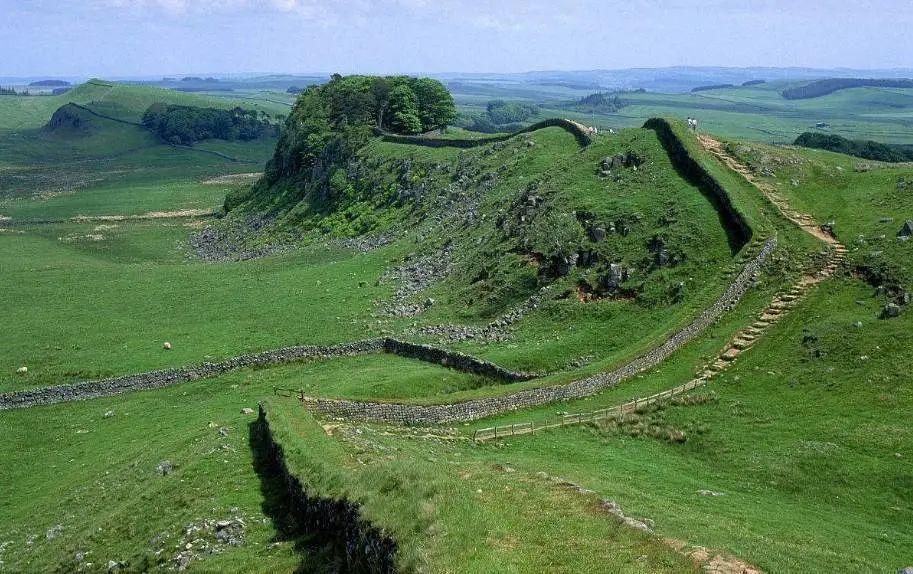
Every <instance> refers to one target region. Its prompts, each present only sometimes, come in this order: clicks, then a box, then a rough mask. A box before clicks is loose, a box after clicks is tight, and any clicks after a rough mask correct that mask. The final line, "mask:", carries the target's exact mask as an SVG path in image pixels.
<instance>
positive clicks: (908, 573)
mask: <svg viewBox="0 0 913 574" xmlns="http://www.w3.org/2000/svg"><path fill="white" fill-rule="evenodd" d="M897 574H913V566H907V567H906V568H901V569H900V570H898V571H897Z"/></svg>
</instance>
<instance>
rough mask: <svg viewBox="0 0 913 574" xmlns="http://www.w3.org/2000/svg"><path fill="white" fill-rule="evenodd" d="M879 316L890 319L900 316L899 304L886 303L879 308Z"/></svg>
mask: <svg viewBox="0 0 913 574" xmlns="http://www.w3.org/2000/svg"><path fill="white" fill-rule="evenodd" d="M881 316H882V317H884V318H885V319H891V318H894V317H898V316H900V305H898V304H897V303H888V304H887V305H885V306H884V308H883V309H882V310H881Z"/></svg>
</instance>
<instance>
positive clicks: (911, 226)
mask: <svg viewBox="0 0 913 574" xmlns="http://www.w3.org/2000/svg"><path fill="white" fill-rule="evenodd" d="M910 236H913V219H908V220H907V221H906V222H905V223H904V224H903V227H901V228H900V231H898V232H897V237H910Z"/></svg>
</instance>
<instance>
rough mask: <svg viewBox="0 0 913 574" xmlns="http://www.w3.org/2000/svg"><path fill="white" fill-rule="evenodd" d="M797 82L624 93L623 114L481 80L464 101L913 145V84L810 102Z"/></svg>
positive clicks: (752, 134) (757, 134)
mask: <svg viewBox="0 0 913 574" xmlns="http://www.w3.org/2000/svg"><path fill="white" fill-rule="evenodd" d="M794 84H795V83H794V82H770V83H764V84H756V85H751V86H740V87H734V88H720V89H713V90H706V91H700V92H694V93H682V94H662V93H657V92H646V93H639V92H622V93H619V97H620V98H621V99H623V100H624V101H626V102H627V103H628V104H629V105H627V106H626V107H624V108H622V109H621V110H619V111H618V112H615V113H596V114H595V115H594V114H592V113H579V112H573V111H568V110H566V109H564V108H563V107H561V106H560V105H558V104H559V103H561V104H564V103H567V102H569V101H573V100H576V99H579V98H581V97H583V96H585V95H588V94H591V93H593V92H594V91H596V90H595V89H592V90H585V89H576V90H572V89H567V88H561V89H557V88H552V87H547V86H541V87H537V86H536V85H515V84H480V85H478V86H476V85H474V84H473V85H472V87H471V88H470V87H468V86H465V87H464V86H457V87H456V89H455V97H456V101H457V103H458V104H459V106H460V109H461V110H462V111H465V112H477V113H478V112H481V111H484V107H485V104H486V103H487V102H488V101H490V100H493V99H497V98H502V99H507V100H510V99H516V100H522V101H533V102H536V103H540V104H541V105H542V106H543V111H542V114H541V115H542V116H543V117H549V116H554V115H559V116H564V117H570V118H574V119H577V120H580V121H582V122H584V123H595V124H596V125H599V126H602V127H613V128H620V127H634V126H639V125H641V124H643V122H644V121H645V120H647V119H648V118H651V117H657V116H671V117H678V118H684V117H686V116H693V117H696V118H697V119H698V121H699V122H700V129H701V130H704V131H707V132H710V133H715V134H718V135H720V136H724V137H729V138H737V139H743V140H752V141H763V142H776V143H791V142H792V141H793V140H794V139H795V138H796V137H797V136H798V135H799V134H800V133H802V132H804V131H809V130H812V129H814V128H815V124H817V123H819V122H825V123H827V124H828V125H829V128H828V129H827V130H826V131H829V132H831V133H836V134H839V135H842V136H844V137H847V138H850V139H873V140H876V141H881V142H885V143H911V142H913V118H911V113H913V89H908V88H877V87H863V88H851V89H844V90H840V91H837V92H834V93H831V94H828V95H825V96H821V97H817V98H812V99H807V100H787V99H785V98H783V97H782V96H781V95H780V92H781V91H782V90H783V89H784V88H786V87H788V86H791V85H794Z"/></svg>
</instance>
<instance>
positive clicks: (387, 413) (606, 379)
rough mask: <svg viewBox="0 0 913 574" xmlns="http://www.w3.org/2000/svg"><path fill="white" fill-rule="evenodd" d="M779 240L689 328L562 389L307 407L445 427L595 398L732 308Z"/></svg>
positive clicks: (319, 401)
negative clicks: (423, 401)
mask: <svg viewBox="0 0 913 574" xmlns="http://www.w3.org/2000/svg"><path fill="white" fill-rule="evenodd" d="M776 245H777V239H776V237H772V238H770V239H768V240H767V241H766V242H765V243H764V245H763V247H762V248H761V249H760V250H759V251H758V253H757V255H755V256H754V257H753V258H752V259H751V260H750V261H749V262H748V263H747V264H746V265H745V267H744V268H743V269H742V271H741V272H740V273H739V275H738V276H737V277H736V279H735V280H734V281H733V282H732V283H731V284H730V285H729V287H728V288H727V289H726V292H725V293H723V294H722V295H721V296H720V297H719V298H718V299H717V300H716V301H715V302H714V303H713V305H711V306H710V307H708V308H707V309H705V310H704V311H703V312H701V314H700V315H698V317H697V318H695V319H694V321H692V322H691V323H690V324H689V325H688V326H686V327H685V328H684V329H682V330H681V331H678V332H677V333H675V334H674V335H672V336H671V337H669V338H668V339H667V340H666V341H665V342H664V343H663V344H661V345H659V346H657V347H654V348H653V349H651V350H650V351H648V352H647V353H645V354H643V355H641V356H640V357H638V358H636V359H634V360H633V361H631V362H630V363H628V364H626V365H624V366H622V367H620V368H618V369H616V370H614V371H609V372H606V373H598V374H596V375H592V376H590V377H586V378H584V379H580V380H577V381H573V382H571V383H568V384H565V385H561V386H551V387H539V388H535V389H528V390H523V391H519V392H516V393H511V394H506V395H502V396H496V397H486V398H481V399H474V400H469V401H463V402H458V403H450V404H440V405H416V404H407V403H387V402H370V401H350V400H342V399H323V398H314V397H304V398H303V399H302V401H303V402H304V404H305V406H307V407H309V408H311V409H312V410H314V411H316V412H319V413H322V414H327V415H334V416H343V417H347V418H357V419H367V420H380V421H388V422H398V423H406V424H441V423H452V422H458V421H470V420H476V419H481V418H485V417H489V416H493V415H496V414H500V413H503V412H507V411H512V410H517V409H522V408H528V407H534V406H538V405H543V404H547V403H552V402H556V401H562V400H569V399H578V398H582V397H588V396H592V395H594V394H596V393H598V392H600V391H602V390H605V389H607V388H610V387H613V386H615V385H617V384H618V383H620V382H621V381H623V380H625V379H628V378H630V377H632V376H634V375H635V374H637V373H639V372H641V371H643V370H645V369H649V368H652V367H654V366H656V365H658V364H659V363H660V362H662V361H664V360H665V359H666V358H668V357H669V356H670V355H671V354H672V353H674V352H675V351H677V350H678V349H680V348H681V347H682V346H683V345H684V344H685V343H687V342H688V341H690V340H691V339H693V338H694V337H695V336H697V335H698V334H699V333H700V332H702V331H703V330H704V329H706V328H707V327H708V326H710V325H711V324H712V323H713V322H715V321H716V320H717V319H718V318H719V317H720V316H721V315H722V314H723V313H724V312H726V311H727V310H728V309H731V308H732V307H733V306H735V304H736V303H737V302H738V301H739V300H740V299H741V298H742V296H743V295H744V294H745V292H746V291H747V290H748V288H749V286H750V284H751V282H752V280H753V278H754V276H755V275H756V274H757V273H758V272H759V270H760V268H761V265H763V263H764V261H766V260H767V257H768V256H769V255H770V253H771V252H772V251H773V250H774V249H775V248H776Z"/></svg>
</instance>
